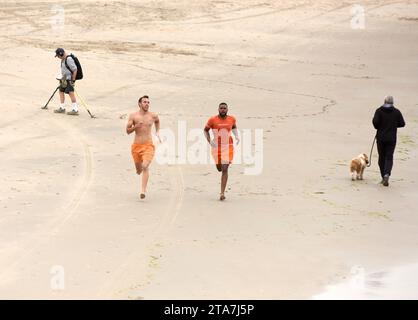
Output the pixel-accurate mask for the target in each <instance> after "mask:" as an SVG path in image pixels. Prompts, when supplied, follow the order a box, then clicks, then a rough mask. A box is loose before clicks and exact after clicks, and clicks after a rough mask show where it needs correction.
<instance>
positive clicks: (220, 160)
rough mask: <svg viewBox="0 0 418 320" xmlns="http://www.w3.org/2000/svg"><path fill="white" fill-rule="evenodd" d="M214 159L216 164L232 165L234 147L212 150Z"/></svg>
mask: <svg viewBox="0 0 418 320" xmlns="http://www.w3.org/2000/svg"><path fill="white" fill-rule="evenodd" d="M212 157H213V160H215V163H216V164H231V163H232V159H233V158H234V145H233V144H229V145H228V146H226V147H221V148H212Z"/></svg>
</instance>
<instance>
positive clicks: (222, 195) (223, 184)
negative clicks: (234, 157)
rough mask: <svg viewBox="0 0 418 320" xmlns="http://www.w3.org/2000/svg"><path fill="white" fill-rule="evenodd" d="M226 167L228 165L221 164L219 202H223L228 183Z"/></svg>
mask: <svg viewBox="0 0 418 320" xmlns="http://www.w3.org/2000/svg"><path fill="white" fill-rule="evenodd" d="M228 167H229V164H222V178H221V196H220V200H221V201H222V200H225V189H226V183H227V182H228Z"/></svg>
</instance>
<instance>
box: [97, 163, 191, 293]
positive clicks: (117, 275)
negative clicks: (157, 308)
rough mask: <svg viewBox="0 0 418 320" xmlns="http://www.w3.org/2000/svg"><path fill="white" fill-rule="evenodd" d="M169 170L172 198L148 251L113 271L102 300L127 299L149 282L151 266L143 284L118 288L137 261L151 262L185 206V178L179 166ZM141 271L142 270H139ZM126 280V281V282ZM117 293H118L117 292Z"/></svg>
mask: <svg viewBox="0 0 418 320" xmlns="http://www.w3.org/2000/svg"><path fill="white" fill-rule="evenodd" d="M167 168H168V177H169V180H170V185H171V190H172V191H173V192H172V194H173V195H172V196H171V197H170V200H169V202H168V204H167V207H166V209H165V210H164V213H163V214H162V216H161V218H160V221H159V223H158V225H157V227H156V229H155V231H154V232H153V234H152V236H151V237H150V238H149V240H148V244H147V245H146V246H145V247H146V248H147V249H146V250H145V252H144V251H140V252H138V251H134V252H132V253H131V254H130V255H129V256H128V257H127V258H126V259H125V260H124V261H123V262H122V263H121V264H120V265H119V267H118V268H117V269H115V270H114V271H113V274H114V275H113V277H112V279H111V280H110V281H108V282H107V283H106V284H105V285H103V286H102V287H101V288H100V289H99V291H98V296H99V297H100V298H105V297H111V298H115V297H120V296H121V295H122V296H124V297H126V296H127V295H128V293H129V291H131V290H134V289H135V288H136V287H138V286H142V285H143V282H144V281H145V282H147V281H149V280H147V279H148V278H149V277H150V276H151V275H150V272H149V268H150V267H149V266H147V267H145V272H144V273H143V274H142V276H141V278H142V280H141V282H140V283H139V284H138V283H136V284H134V283H133V284H130V285H129V287H125V288H118V285H117V283H118V282H122V283H124V282H126V278H127V273H126V272H125V271H126V270H127V269H128V268H129V267H130V266H132V265H133V264H134V263H135V262H136V261H138V260H140V259H141V258H143V260H142V262H147V263H148V260H149V256H150V251H152V250H153V249H154V247H155V246H156V245H158V242H159V241H161V240H162V237H163V236H164V234H165V233H166V232H167V231H168V230H169V229H170V228H171V227H172V226H173V225H174V223H175V221H176V219H177V217H178V215H179V213H180V209H181V207H182V204H183V198H184V177H183V172H182V170H181V168H180V166H178V165H171V166H170V165H169V166H167ZM138 269H140V268H138ZM124 280H125V281H124ZM115 291H116V292H115Z"/></svg>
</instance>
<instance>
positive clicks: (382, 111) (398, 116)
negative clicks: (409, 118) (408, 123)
mask: <svg viewBox="0 0 418 320" xmlns="http://www.w3.org/2000/svg"><path fill="white" fill-rule="evenodd" d="M373 126H374V127H375V129H376V130H377V133H376V141H377V152H378V153H379V168H380V174H381V176H382V182H381V183H382V184H383V185H384V186H386V187H387V186H389V176H390V174H391V171H392V166H393V153H394V151H395V146H396V136H397V129H398V128H401V127H404V126H405V121H404V119H403V116H402V113H401V112H400V111H399V110H398V109H396V108H395V107H394V106H393V97H392V96H386V97H385V103H384V104H383V106H381V107H380V108H378V109H377V110H376V112H375V113H374V117H373Z"/></svg>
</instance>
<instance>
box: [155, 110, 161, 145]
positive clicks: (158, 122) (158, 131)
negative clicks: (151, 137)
mask: <svg viewBox="0 0 418 320" xmlns="http://www.w3.org/2000/svg"><path fill="white" fill-rule="evenodd" d="M154 124H155V135H156V136H157V137H158V140H159V141H160V143H161V138H160V118H159V117H158V115H157V114H155V117H154Z"/></svg>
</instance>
